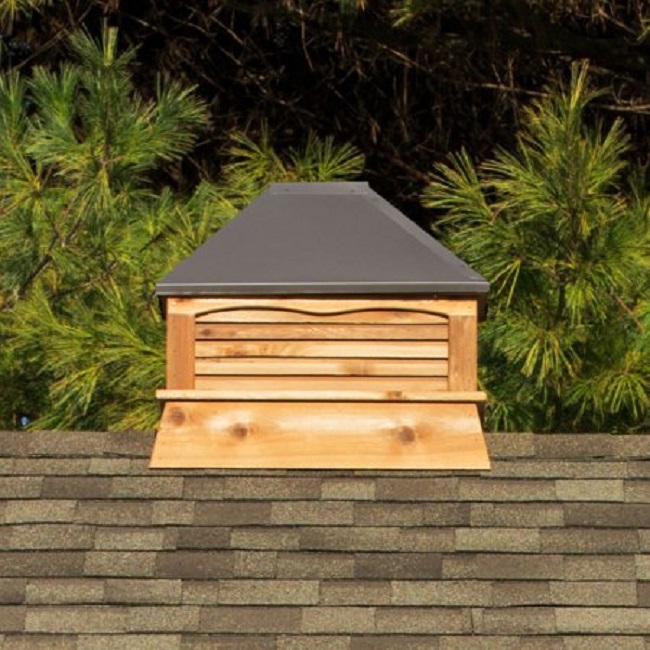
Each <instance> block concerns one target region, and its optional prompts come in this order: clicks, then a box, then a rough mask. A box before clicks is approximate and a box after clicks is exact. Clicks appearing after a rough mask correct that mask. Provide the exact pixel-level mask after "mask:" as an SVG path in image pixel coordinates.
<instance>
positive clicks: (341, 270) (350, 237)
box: [156, 183, 488, 296]
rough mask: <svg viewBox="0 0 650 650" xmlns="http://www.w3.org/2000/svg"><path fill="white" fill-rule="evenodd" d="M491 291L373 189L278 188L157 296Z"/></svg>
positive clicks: (184, 264) (340, 186) (211, 242)
mask: <svg viewBox="0 0 650 650" xmlns="http://www.w3.org/2000/svg"><path fill="white" fill-rule="evenodd" d="M487 291H488V283H487V281H486V280H485V278H483V277H482V276H481V275H479V274H478V273H476V272H475V271H474V270H473V269H471V268H470V267H469V266H467V265H466V264H465V263H464V262H462V261H461V260H460V259H458V258H457V257H456V256H455V255H454V254H453V253H451V252H450V251H448V250H447V249H446V248H444V247H443V246H442V245H440V244H439V243H438V242H437V241H436V240H435V239H433V238H432V237H431V236H429V235H428V234H427V233H425V232H424V231H423V230H422V229H420V228H419V227H418V226H416V225H415V224H414V223H412V222H411V221H410V220H409V219H408V218H407V217H406V216H404V215H403V214H402V213H401V212H399V211H398V210H397V209H396V208H394V207H393V206H392V205H390V204H389V203H388V202H387V201H385V200H384V199H383V198H381V197H380V196H379V195H378V194H377V193H375V192H374V191H373V190H372V189H370V187H369V186H368V184H367V183H275V184H273V185H272V186H271V187H270V189H268V190H267V191H266V192H264V193H263V194H262V195H261V196H259V197H258V198H257V199H256V200H255V201H253V203H251V205H250V206H248V207H247V208H245V209H244V210H242V212H241V213H240V214H239V215H238V216H237V217H235V218H234V219H233V220H232V221H231V222H230V223H228V224H227V225H226V226H224V227H223V228H222V229H221V230H220V231H219V232H217V233H216V234H215V235H213V236H212V237H211V238H210V239H209V240H208V241H207V242H206V243H205V244H204V245H203V246H201V247H200V248H199V249H198V250H197V251H196V252H195V253H194V254H193V255H191V256H190V257H189V258H187V259H186V260H184V261H183V262H181V263H180V264H179V265H178V266H177V267H176V268H175V269H174V270H173V271H172V272H171V273H169V275H167V276H166V277H165V278H164V279H163V280H161V281H160V282H159V283H158V285H157V287H156V293H157V295H159V296H187V295H192V296H195V295H213V296H218V295H222V294H231V295H232V294H239V295H242V294H243V295H245V294H248V295H253V294H255V295H260V294H286V295H295V294H362V293H365V294H367V293H427V294H428V293H438V294H439V293H451V294H485V293H487Z"/></svg>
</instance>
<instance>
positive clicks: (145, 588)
mask: <svg viewBox="0 0 650 650" xmlns="http://www.w3.org/2000/svg"><path fill="white" fill-rule="evenodd" d="M181 590H182V582H181V581H180V580H161V579H146V580H141V579H136V580H133V579H130V578H119V579H116V578H109V579H108V580H106V586H105V592H106V602H107V603H114V604H141V603H146V604H166V605H174V604H177V603H180V602H181Z"/></svg>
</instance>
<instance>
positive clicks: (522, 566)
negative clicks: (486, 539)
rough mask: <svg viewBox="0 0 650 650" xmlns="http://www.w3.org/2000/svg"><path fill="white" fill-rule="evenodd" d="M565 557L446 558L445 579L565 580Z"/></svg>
mask: <svg viewBox="0 0 650 650" xmlns="http://www.w3.org/2000/svg"><path fill="white" fill-rule="evenodd" d="M564 560H565V558H564V557H563V556H562V555H534V554H523V553H522V554H517V555H513V554H508V553H498V554H490V553H463V554H457V555H449V554H447V555H444V556H443V559H442V577H443V579H444V580H461V579H470V580H487V579H490V580H491V579H496V580H553V579H554V580H561V579H563V576H564V571H565V565H564Z"/></svg>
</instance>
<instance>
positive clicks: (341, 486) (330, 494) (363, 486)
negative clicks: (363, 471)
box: [320, 478, 376, 501]
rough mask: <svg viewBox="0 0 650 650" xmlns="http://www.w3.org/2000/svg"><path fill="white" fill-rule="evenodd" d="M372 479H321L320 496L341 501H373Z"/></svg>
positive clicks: (373, 488)
mask: <svg viewBox="0 0 650 650" xmlns="http://www.w3.org/2000/svg"><path fill="white" fill-rule="evenodd" d="M375 491H376V483H375V480H374V479H359V478H347V479H323V480H322V481H321V495H320V496H321V498H322V499H327V500H342V501H373V500H374V499H375V494H376V492H375Z"/></svg>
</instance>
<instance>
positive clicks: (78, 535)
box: [1, 524, 95, 550]
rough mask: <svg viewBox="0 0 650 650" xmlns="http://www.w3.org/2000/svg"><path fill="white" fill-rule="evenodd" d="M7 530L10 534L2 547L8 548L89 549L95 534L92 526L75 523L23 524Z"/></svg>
mask: <svg viewBox="0 0 650 650" xmlns="http://www.w3.org/2000/svg"><path fill="white" fill-rule="evenodd" d="M5 530H7V531H8V532H9V533H10V535H9V539H8V541H7V542H4V543H2V544H1V547H2V548H3V549H7V550H11V549H16V550H28V549H33V550H56V549H89V548H92V546H93V539H94V536H95V529H94V528H93V527H92V526H78V525H75V524H22V525H16V526H7V527H6V529H5Z"/></svg>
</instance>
